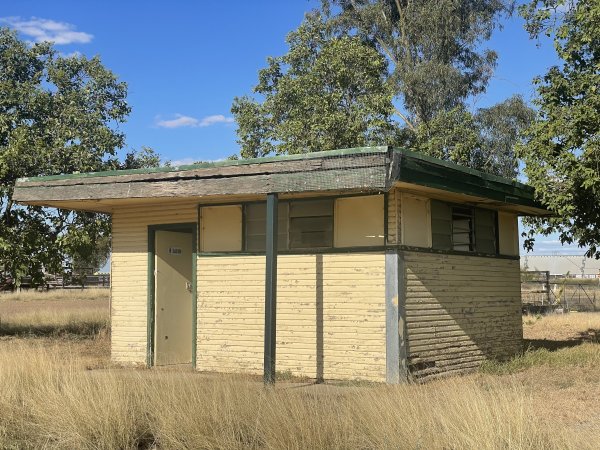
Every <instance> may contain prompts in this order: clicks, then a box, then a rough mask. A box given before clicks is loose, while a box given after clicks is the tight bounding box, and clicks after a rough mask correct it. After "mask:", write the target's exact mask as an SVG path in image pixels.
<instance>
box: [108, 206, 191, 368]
mask: <svg viewBox="0 0 600 450" xmlns="http://www.w3.org/2000/svg"><path fill="white" fill-rule="evenodd" d="M196 220H197V208H196V205H195V203H187V204H181V203H180V204H172V203H169V202H164V203H153V204H152V205H144V206H127V207H126V208H117V209H116V210H115V211H114V212H113V215H112V229H113V233H112V256H111V272H112V279H111V284H112V286H111V327H112V330H111V335H112V336H111V352H112V359H113V361H115V362H120V363H133V364H144V363H145V362H146V333H147V331H146V327H147V298H148V297H147V295H148V294H147V283H148V225H156V224H167V223H182V222H196Z"/></svg>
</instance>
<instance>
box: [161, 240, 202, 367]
mask: <svg viewBox="0 0 600 450" xmlns="http://www.w3.org/2000/svg"><path fill="white" fill-rule="evenodd" d="M155 249H156V256H155V258H156V259H155V269H156V276H155V282H156V284H155V291H154V292H155V299H156V300H155V330H154V348H155V350H154V364H155V365H157V366H162V365H167V364H189V363H191V362H192V325H193V320H192V276H193V274H192V234H191V233H182V232H176V231H156V243H155Z"/></svg>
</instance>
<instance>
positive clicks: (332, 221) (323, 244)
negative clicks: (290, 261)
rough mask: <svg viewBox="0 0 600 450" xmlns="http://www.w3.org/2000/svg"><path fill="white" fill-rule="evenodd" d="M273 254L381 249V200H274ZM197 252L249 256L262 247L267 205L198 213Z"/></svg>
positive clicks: (207, 208)
mask: <svg viewBox="0 0 600 450" xmlns="http://www.w3.org/2000/svg"><path fill="white" fill-rule="evenodd" d="M277 209H278V226H277V234H278V242H277V245H278V250H280V251H286V250H288V251H289V250H300V251H302V250H311V249H331V248H334V247H346V248H348V247H365V246H383V245H384V229H385V227H384V216H385V211H384V210H385V204H384V196H383V195H362V196H353V197H343V198H337V199H332V198H328V199H318V200H317V199H306V200H304V199H302V200H280V201H279V204H278V208H277ZM200 223H201V229H200V232H201V236H200V251H201V252H234V253H235V252H242V251H243V252H253V253H262V252H264V251H265V248H266V240H267V239H266V228H267V205H266V202H253V203H244V204H238V205H225V206H204V207H201V208H200Z"/></svg>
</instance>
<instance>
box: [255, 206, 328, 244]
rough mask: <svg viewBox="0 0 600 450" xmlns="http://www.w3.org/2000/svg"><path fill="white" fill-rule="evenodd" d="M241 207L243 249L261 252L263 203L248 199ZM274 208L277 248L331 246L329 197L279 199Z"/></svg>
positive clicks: (265, 210)
mask: <svg viewBox="0 0 600 450" xmlns="http://www.w3.org/2000/svg"><path fill="white" fill-rule="evenodd" d="M244 208H245V209H244V231H245V233H246V235H245V238H246V239H245V242H246V245H245V250H246V251H248V252H264V251H265V244H266V234H265V233H266V226H267V205H266V203H249V204H247V205H245V207H244ZM277 210H278V211H277V213H278V216H279V222H278V224H277V234H278V242H277V245H278V248H279V250H290V249H309V248H327V247H332V246H333V200H300V201H280V202H279V205H278V208H277Z"/></svg>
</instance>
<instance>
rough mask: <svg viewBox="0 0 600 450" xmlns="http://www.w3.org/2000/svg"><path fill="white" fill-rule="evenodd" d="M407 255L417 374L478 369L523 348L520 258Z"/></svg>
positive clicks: (410, 343) (409, 314)
mask: <svg viewBox="0 0 600 450" xmlns="http://www.w3.org/2000/svg"><path fill="white" fill-rule="evenodd" d="M404 261H405V268H406V272H405V273H406V275H405V277H406V278H405V281H406V315H407V327H408V349H409V357H410V368H411V372H412V374H413V375H415V376H416V377H420V378H427V377H434V376H436V375H439V374H445V373H456V372H462V371H467V370H473V369H475V368H476V367H478V366H479V364H481V362H482V361H483V360H484V359H486V358H498V359H504V358H508V357H510V356H513V355H515V354H516V353H517V352H519V351H520V350H521V348H522V336H523V326H522V321H521V291H520V269H519V261H517V260H510V259H500V258H482V257H476V256H458V255H437V254H430V253H419V252H406V253H404Z"/></svg>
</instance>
